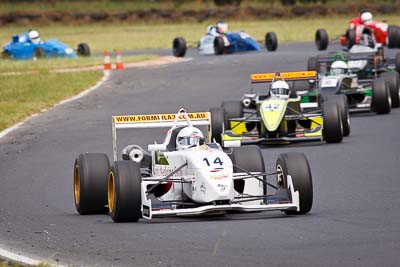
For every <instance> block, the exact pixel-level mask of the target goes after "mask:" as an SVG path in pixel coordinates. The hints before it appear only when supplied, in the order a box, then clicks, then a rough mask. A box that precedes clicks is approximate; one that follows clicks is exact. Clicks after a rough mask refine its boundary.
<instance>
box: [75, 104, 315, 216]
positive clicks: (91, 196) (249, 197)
mask: <svg viewBox="0 0 400 267" xmlns="http://www.w3.org/2000/svg"><path fill="white" fill-rule="evenodd" d="M210 125H211V116H210V113H209V112H198V113H186V111H185V110H183V109H181V110H179V112H178V113H177V114H154V115H129V116H114V117H113V123H112V130H113V157H114V162H113V164H112V167H111V168H110V163H109V160H108V157H107V155H106V154H97V153H96V154H94V153H85V154H80V155H79V156H78V157H77V158H76V160H75V164H74V199H75V206H76V209H77V211H78V212H79V213H80V214H82V215H83V214H98V213H107V212H108V213H109V214H110V215H111V217H112V219H113V220H114V221H115V222H127V221H129V222H136V221H138V220H139V219H140V218H145V219H152V218H153V217H159V216H169V215H177V216H179V215H181V216H194V215H202V214H224V213H225V212H227V211H240V212H254V211H268V210H281V211H284V212H285V213H287V214H304V213H307V212H309V211H310V209H311V207H312V202H313V188H312V178H311V172H310V167H309V164H308V161H307V159H306V158H305V156H304V154H302V153H285V154H281V155H279V157H278V160H277V163H276V169H275V170H274V171H273V172H272V173H270V174H268V173H266V171H265V165H264V159H263V156H262V153H261V150H260V149H259V148H258V147H256V146H246V147H239V146H240V142H237V141H232V142H225V146H226V147H230V148H229V151H228V152H225V151H224V150H222V148H221V146H220V145H219V144H218V143H215V142H211V140H210V136H211V135H210ZM193 126H202V127H204V126H205V127H207V135H206V138H205V140H204V142H203V143H198V144H197V145H195V146H192V147H188V148H186V149H182V150H177V148H176V145H177V142H176V140H177V137H176V136H177V135H178V136H179V132H180V131H181V129H182V128H183V127H193ZM158 127H171V128H170V129H169V131H168V133H167V135H166V137H165V141H164V142H163V143H162V144H157V143H155V144H150V145H148V151H150V152H147V151H145V150H144V149H143V148H141V147H140V146H138V145H128V146H126V147H125V148H124V149H123V151H122V160H118V159H117V154H118V151H117V130H118V129H129V128H158ZM196 129H197V128H196ZM267 176H272V177H274V178H273V180H274V181H275V182H274V184H272V182H271V183H270V182H268V180H267ZM267 187H268V188H272V189H273V190H272V193H271V192H268V194H267ZM268 191H269V190H268Z"/></svg>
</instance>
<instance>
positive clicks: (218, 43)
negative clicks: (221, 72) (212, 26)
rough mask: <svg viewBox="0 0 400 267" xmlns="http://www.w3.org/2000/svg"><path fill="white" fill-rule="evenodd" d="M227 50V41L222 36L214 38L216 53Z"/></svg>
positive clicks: (220, 53)
mask: <svg viewBox="0 0 400 267" xmlns="http://www.w3.org/2000/svg"><path fill="white" fill-rule="evenodd" d="M224 51H225V42H224V39H223V38H222V37H221V36H217V37H215V38H214V53H215V54H216V55H222V54H223V53H224Z"/></svg>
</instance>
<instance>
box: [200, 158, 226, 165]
mask: <svg viewBox="0 0 400 267" xmlns="http://www.w3.org/2000/svg"><path fill="white" fill-rule="evenodd" d="M203 161H204V162H205V163H206V164H207V166H211V165H210V161H209V160H208V158H204V159H203ZM213 164H219V165H221V166H222V165H223V164H224V163H223V162H222V161H221V159H220V158H219V157H216V158H215V159H214V161H213Z"/></svg>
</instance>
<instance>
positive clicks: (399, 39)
mask: <svg viewBox="0 0 400 267" xmlns="http://www.w3.org/2000/svg"><path fill="white" fill-rule="evenodd" d="M387 38H388V43H387V46H388V48H399V47H400V27H398V26H394V25H390V26H389V28H388V30H387Z"/></svg>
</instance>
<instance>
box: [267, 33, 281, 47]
mask: <svg viewBox="0 0 400 267" xmlns="http://www.w3.org/2000/svg"><path fill="white" fill-rule="evenodd" d="M265 48H267V50H268V51H275V50H276V49H277V48H278V37H277V36H276V34H275V33H274V32H267V33H266V34H265Z"/></svg>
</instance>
